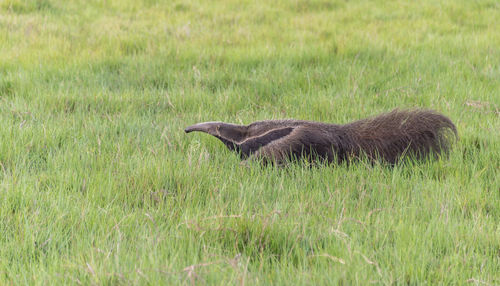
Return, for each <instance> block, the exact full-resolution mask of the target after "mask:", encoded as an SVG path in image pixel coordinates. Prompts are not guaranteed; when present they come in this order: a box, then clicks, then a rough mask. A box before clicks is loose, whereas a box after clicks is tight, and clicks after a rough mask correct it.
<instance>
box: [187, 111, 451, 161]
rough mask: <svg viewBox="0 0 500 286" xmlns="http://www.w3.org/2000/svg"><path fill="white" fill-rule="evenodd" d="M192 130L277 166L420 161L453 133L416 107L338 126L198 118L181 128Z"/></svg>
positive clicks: (447, 123) (440, 118)
mask: <svg viewBox="0 0 500 286" xmlns="http://www.w3.org/2000/svg"><path fill="white" fill-rule="evenodd" d="M192 131H201V132H205V133H208V134H210V135H213V136H215V137H217V138H218V139H219V140H221V141H222V142H223V143H224V144H225V145H226V146H227V147H228V148H229V149H230V150H233V151H236V152H239V154H240V156H241V158H242V159H252V158H256V159H259V160H262V161H263V162H274V163H277V164H282V163H285V162H286V161H290V160H294V159H301V158H304V159H307V160H308V161H315V160H321V161H327V162H329V163H341V162H343V161H348V162H349V161H352V160H355V159H359V158H361V157H363V156H366V157H367V158H368V159H369V160H371V161H375V160H380V161H382V162H386V163H389V164H395V163H397V162H398V160H399V159H401V158H402V157H403V156H413V157H414V158H416V159H424V158H427V157H435V156H437V155H440V154H442V153H446V152H447V151H448V149H449V147H450V144H451V141H452V139H454V137H458V135H457V130H456V127H455V125H454V124H453V123H452V122H451V120H450V119H449V118H447V117H446V116H444V115H442V114H439V113H437V112H435V111H430V110H421V109H416V110H393V111H392V112H389V113H385V114H381V115H379V116H376V117H372V118H367V119H362V120H359V121H355V122H352V123H348V124H344V125H337V124H328V123H321V122H313V121H303V120H291V119H290V120H264V121H257V122H254V123H252V124H249V125H236V124H230V123H224V122H203V123H198V124H195V125H192V126H189V127H187V128H186V129H185V132H186V133H189V132H192ZM453 135H454V136H453Z"/></svg>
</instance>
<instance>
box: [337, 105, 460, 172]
mask: <svg viewBox="0 0 500 286" xmlns="http://www.w3.org/2000/svg"><path fill="white" fill-rule="evenodd" d="M343 127H344V128H345V130H346V133H347V134H348V137H349V141H350V143H351V144H353V146H356V147H355V148H354V149H353V152H354V153H355V154H359V153H365V154H366V155H368V156H369V157H370V158H376V157H380V158H381V159H383V160H384V161H387V162H390V163H396V162H397V160H398V159H399V158H401V157H402V156H403V155H405V154H408V155H412V156H416V157H417V158H423V157H428V156H434V155H439V154H443V153H446V152H447V151H448V150H449V148H450V146H451V143H452V141H453V139H455V138H458V134H457V129H456V127H455V125H454V124H453V122H451V120H450V119H449V118H448V117H446V116H444V115H442V114H439V113H437V112H435V111H430V110H421V109H417V110H397V109H396V110H394V111H392V112H389V113H385V114H382V115H379V116H376V117H373V118H368V119H363V120H359V121H356V122H352V123H349V124H346V125H343Z"/></svg>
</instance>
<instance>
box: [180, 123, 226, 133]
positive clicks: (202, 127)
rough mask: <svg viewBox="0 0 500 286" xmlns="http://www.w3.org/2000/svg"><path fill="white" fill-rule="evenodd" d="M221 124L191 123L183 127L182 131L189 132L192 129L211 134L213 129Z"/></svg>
mask: <svg viewBox="0 0 500 286" xmlns="http://www.w3.org/2000/svg"><path fill="white" fill-rule="evenodd" d="M221 124H223V123H222V122H202V123H198V124H195V125H191V126H188V127H186V129H184V132H186V133H189V132H193V131H201V132H205V133H209V134H212V131H213V130H216V129H217V128H218V126H220V125H221Z"/></svg>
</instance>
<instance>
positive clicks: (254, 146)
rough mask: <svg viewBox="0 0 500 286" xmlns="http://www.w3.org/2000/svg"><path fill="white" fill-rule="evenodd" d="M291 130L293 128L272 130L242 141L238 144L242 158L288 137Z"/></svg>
mask: <svg viewBox="0 0 500 286" xmlns="http://www.w3.org/2000/svg"><path fill="white" fill-rule="evenodd" d="M293 129H294V128H293V127H285V128H279V129H273V130H270V131H268V132H266V133H264V134H262V135H259V136H255V137H252V138H249V139H247V140H245V141H243V142H242V143H241V144H239V145H240V148H241V154H242V156H244V157H248V156H250V155H251V154H252V153H254V152H255V151H257V150H259V149H260V148H261V147H264V146H266V145H267V144H269V143H271V142H273V141H276V140H278V139H281V138H283V137H285V136H288V135H289V134H290V133H292V131H293Z"/></svg>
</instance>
